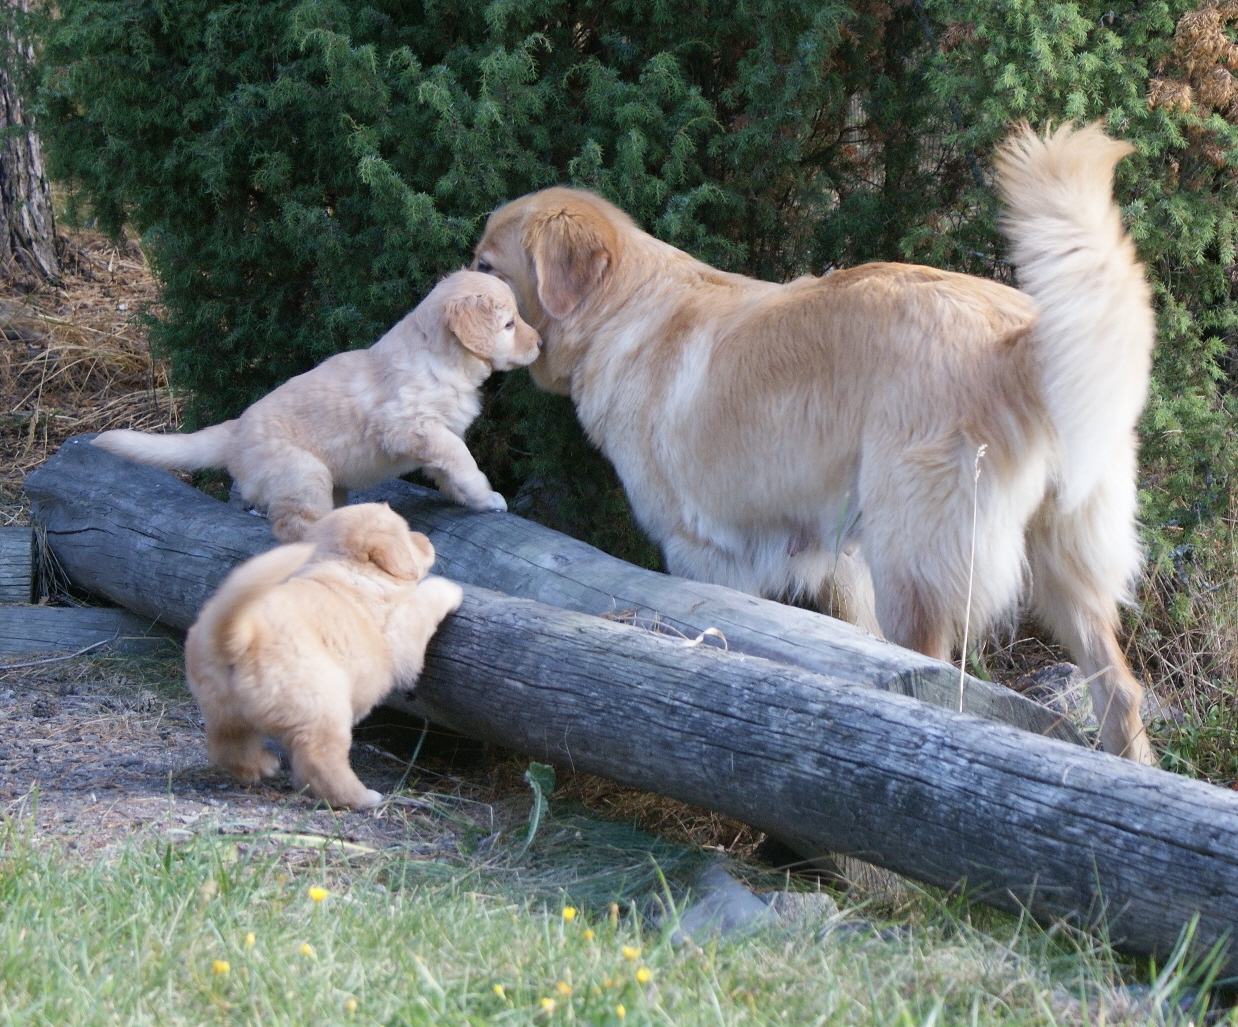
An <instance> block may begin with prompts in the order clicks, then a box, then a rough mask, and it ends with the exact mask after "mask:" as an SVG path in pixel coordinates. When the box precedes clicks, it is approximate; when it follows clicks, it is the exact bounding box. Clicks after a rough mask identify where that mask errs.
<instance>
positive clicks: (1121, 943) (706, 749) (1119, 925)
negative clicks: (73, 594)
mask: <svg viewBox="0 0 1238 1027" xmlns="http://www.w3.org/2000/svg"><path fill="white" fill-rule="evenodd" d="M55 460H56V461H57V462H58V468H57V467H56V466H50V465H49V467H50V469H45V471H41V472H36V474H35V475H32V476H31V479H30V492H31V496H32V499H33V500H34V509H35V514H36V517H37V518H38V519H39V520H40V521H41V522H43V523H44V524H45V525H46V528H47V533H48V544H49V546H50V548H51V549H52V551H53V552H54V553H55V554H56V556H57V557H58V559H59V560H60V562H61V563H62V565H64V567H65V568H66V570H67V571H68V572H69V574H70V576H71V577H73V578H74V580H75V581H77V582H78V583H79V584H81V585H84V586H86V587H89V588H91V589H92V590H95V591H98V592H101V593H102V594H106V595H109V596H110V597H112V598H113V599H115V600H117V601H121V602H125V601H126V599H129V600H132V601H134V602H136V603H138V604H139V606H138V607H136V608H137V609H139V611H140V612H141V613H142V614H143V615H145V616H150V614H151V612H152V611H153V612H155V613H158V612H160V610H162V609H163V608H164V607H165V606H166V605H167V602H166V601H167V599H168V596H171V597H174V598H175V606H176V612H175V613H174V614H170V615H169V618H168V619H169V620H170V619H171V618H172V617H175V618H176V619H179V620H181V621H182V622H187V620H188V618H189V617H191V616H192V610H194V609H196V604H197V603H198V602H200V601H201V599H202V598H204V597H205V595H206V594H209V591H210V589H211V588H212V587H213V585H214V580H216V579H217V577H218V576H219V575H222V573H224V572H225V571H226V569H227V567H228V566H230V565H231V563H232V562H234V561H235V560H237V559H241V558H242V557H244V556H247V555H249V554H250V553H251V552H254V551H257V550H259V549H262V548H265V547H267V546H269V545H270V544H271V539H270V536H269V534H268V533H267V530H266V526H265V524H264V523H263V522H261V521H259V520H257V519H255V518H252V517H249V516H247V515H244V514H242V513H239V512H237V511H235V510H229V509H228V508H226V507H225V506H224V505H223V504H220V503H217V502H215V501H213V500H210V499H207V498H206V497H203V496H200V494H198V493H196V492H195V491H194V490H192V489H188V488H187V487H186V486H183V485H180V484H179V483H177V482H175V481H174V480H173V479H171V478H170V477H168V476H166V475H162V474H160V473H159V472H149V471H147V470H146V469H139V468H134V467H133V465H127V464H124V463H123V462H121V461H115V458H112V457H109V456H108V455H107V454H102V453H100V452H99V451H98V450H94V449H93V448H92V447H88V446H86V445H85V444H83V443H81V442H80V441H79V442H76V443H71V444H69V445H67V446H66V447H65V449H64V450H62V452H61V454H59V455H58V456H57V458H55ZM113 461H115V462H114V463H113ZM135 475H141V476H149V475H154V476H155V477H157V478H158V479H159V484H158V489H160V490H163V491H158V492H152V491H150V490H149V489H147V488H145V487H141V488H138V487H136V486H135V485H134V483H135V481H137V480H139V479H138V478H137V477H135ZM131 486H132V487H131ZM79 489H80V492H81V494H80V495H78V494H77V492H78V490H79ZM491 516H492V515H485V517H480V516H479V517H478V518H477V519H478V520H484V519H489V518H490V517H491ZM496 519H497V520H501V519H502V518H498V517H496ZM131 536H138V537H140V538H141V539H142V540H143V541H142V542H140V543H137V542H135V541H134V540H133V538H131ZM440 537H441V538H447V536H442V535H440ZM135 547H136V548H137V549H138V550H140V552H139V554H138V556H137V557H136V558H135V555H134V551H135ZM450 548H451V544H450V543H449V542H447V543H445V544H444V549H445V550H450ZM492 551H493V550H492ZM178 567H179V572H178ZM79 570H80V571H81V572H82V573H88V574H89V576H90V580H89V581H87V580H84V579H83V578H82V577H80V576H79ZM164 590H166V592H167V594H166V595H165V592H164ZM702 594H704V593H702ZM710 595H712V593H710ZM122 597H123V598H122ZM754 602H755V601H754ZM126 605H127V603H126ZM736 616H738V615H736ZM890 648H891V649H892V648H893V647H890ZM888 658H891V659H892V657H888ZM858 663H859V664H860V665H862V666H864V667H865V668H866V669H867V670H869V671H871V669H872V667H874V666H877V664H876V663H869V662H868V658H867V657H865V658H864V659H861V660H859V661H858ZM884 666H893V664H889V665H884ZM881 673H889V671H888V669H887V670H886V671H882V672H881ZM855 684H856V681H855V679H854V678H853V676H852V674H851V671H850V668H849V667H848V666H847V665H846V664H845V663H843V662H837V663H835V664H834V666H833V670H832V671H831V670H808V669H805V668H802V667H796V666H790V665H788V664H787V663H779V662H774V661H771V660H768V659H765V658H762V657H759V656H754V655H743V654H740V653H737V652H734V651H730V652H726V651H722V650H720V649H716V648H713V647H711V646H709V645H707V644H693V641H692V640H688V639H683V638H672V637H668V636H666V635H662V634H658V633H655V632H651V631H647V630H643V629H641V628H639V627H636V626H633V625H630V624H624V623H618V622H615V621H612V620H607V619H604V618H601V617H596V616H589V615H585V614H580V613H575V612H570V611H567V610H564V609H561V608H557V607H551V606H548V605H545V604H543V603H538V602H534V601H531V600H523V599H518V598H513V597H511V596H507V595H501V594H498V593H494V592H490V591H487V590H484V589H481V588H478V587H474V586H470V587H468V588H466V595H465V601H464V604H463V606H462V608H461V610H460V611H459V612H458V613H457V614H456V615H454V616H453V617H451V618H449V619H448V621H447V622H445V623H444V625H443V627H442V629H441V630H440V632H439V634H438V635H437V636H436V638H435V640H434V641H433V642H432V644H431V647H430V651H429V653H428V658H427V664H426V670H425V673H424V674H423V676H422V679H421V682H420V684H419V686H418V690H417V693H416V696H415V706H416V708H417V709H418V710H419V711H421V712H422V713H423V714H425V715H427V716H428V717H430V718H431V719H433V720H435V721H436V722H439V723H442V724H444V725H446V726H448V727H452V728H454V729H456V730H458V731H461V732H463V733H466V734H468V735H470V736H473V737H476V738H479V739H482V740H485V741H491V742H495V743H498V744H502V745H504V746H506V747H510V748H515V749H518V750H521V751H523V752H526V753H528V754H530V755H532V756H535V757H538V758H540V759H544V760H546V761H548V762H553V763H557V764H560V765H570V766H572V767H575V768H577V769H580V770H586V771H590V772H593V773H598V774H601V775H604V776H607V777H609V778H612V779H613V780H616V781H619V782H622V783H626V784H630V785H633V786H636V787H640V788H644V789H647V790H650V791H654V792H658V793H660V794H663V795H667V796H670V797H672V798H676V799H680V800H682V801H685V802H689V803H693V804H695V805H699V806H704V807H706V808H709V809H713V810H716V811H718V812H720V813H723V814H727V815H729V816H733V817H736V818H738V819H741V820H743V821H746V822H748V823H750V824H753V825H754V826H756V827H758V828H761V829H763V830H765V831H767V832H769V833H770V834H772V835H774V836H776V837H780V838H783V839H786V840H788V841H790V842H791V843H792V844H793V845H795V846H796V847H797V848H798V849H799V850H800V851H803V852H821V851H830V852H842V853H848V854H852V855H855V856H858V857H860V858H863V859H865V860H867V861H870V862H872V863H876V864H878V865H880V866H883V867H886V868H889V869H891V870H894V871H897V872H899V873H903V874H906V875H908V876H910V877H914V878H916V879H918V880H922V881H926V882H929V883H932V884H936V885H940V886H943V887H948V888H963V889H966V891H967V893H968V894H969V895H970V896H972V897H973V898H976V899H979V900H983V901H986V902H989V903H991V904H993V905H996V906H999V907H1002V908H1006V909H1011V910H1020V911H1022V910H1026V911H1028V912H1029V913H1030V914H1031V915H1033V916H1035V917H1036V918H1037V919H1039V920H1042V921H1045V922H1049V921H1054V920H1058V919H1067V920H1070V921H1072V922H1074V923H1077V924H1079V925H1080V926H1083V927H1094V926H1096V925H1098V924H1101V923H1103V924H1104V927H1105V930H1106V932H1107V934H1108V936H1109V938H1110V939H1111V940H1112V941H1113V942H1114V944H1115V945H1116V946H1117V947H1118V948H1120V949H1123V950H1126V951H1130V952H1133V953H1137V954H1151V955H1155V956H1157V957H1158V958H1161V959H1164V958H1166V957H1167V956H1168V955H1169V953H1170V952H1171V951H1172V949H1173V947H1174V945H1175V942H1176V941H1177V939H1178V938H1179V935H1180V933H1181V932H1182V931H1183V930H1184V929H1186V928H1187V926H1188V925H1191V924H1192V922H1193V928H1192V929H1193V936H1192V937H1193V940H1194V951H1196V952H1203V951H1205V950H1207V949H1208V948H1209V947H1210V946H1212V945H1214V944H1216V945H1218V946H1219V947H1221V952H1222V955H1221V968H1222V972H1223V973H1226V974H1234V973H1236V972H1238V956H1236V955H1235V951H1234V949H1233V948H1232V947H1227V946H1228V938H1229V934H1230V932H1231V931H1232V930H1233V927H1234V925H1235V924H1238V796H1234V795H1232V794H1231V793H1230V792H1228V791H1226V790H1223V789H1219V788H1215V787H1212V786H1209V785H1205V784H1202V783H1199V782H1195V781H1191V780H1188V779H1185V778H1180V777H1177V776H1174V775H1171V774H1167V773H1165V772H1163V771H1160V770H1156V769H1153V768H1147V767H1139V766H1135V765H1133V764H1130V763H1127V762H1125V761H1122V760H1118V759H1115V758H1113V757H1111V756H1107V755H1104V754H1101V753H1096V752H1093V751H1091V750H1089V749H1087V748H1085V747H1083V746H1078V745H1069V744H1065V743H1063V742H1061V741H1057V740H1054V739H1050V738H1044V737H1038V736H1036V735H1033V734H1030V733H1028V732H1025V731H1021V730H1017V729H1015V728H1013V727H1010V726H1008V725H1004V724H994V723H992V722H991V721H986V720H981V719H979V718H977V717H974V716H971V715H969V714H966V713H956V712H952V711H949V710H944V709H939V708H935V707H932V706H929V705H926V704H925V703H923V702H919V701H917V700H915V699H911V698H908V697H906V696H903V695H899V694H882V693H880V692H878V691H876V690H874V689H865V688H856V687H855Z"/></svg>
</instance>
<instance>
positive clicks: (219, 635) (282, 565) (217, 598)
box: [190, 543, 314, 663]
mask: <svg viewBox="0 0 1238 1027" xmlns="http://www.w3.org/2000/svg"><path fill="white" fill-rule="evenodd" d="M313 552H314V547H313V546H312V545H308V544H306V543H295V544H293V545H286V546H276V547H275V548H274V549H269V550H267V551H266V552H265V553H259V554H258V555H257V556H255V557H252V558H251V559H249V560H246V561H245V562H244V563H242V564H241V565H240V566H238V567H235V568H233V570H232V571H231V572H230V573H229V574H228V576H227V577H226V578H224V580H223V582H222V583H221V584H220V586H219V588H218V590H217V591H216V592H215V594H214V595H213V596H212V597H211V598H210V599H209V600H208V601H207V603H206V605H205V606H203V607H202V612H201V613H199V614H198V619H197V621H196V622H195V623H194V625H193V627H192V628H191V629H190V630H191V631H193V632H194V633H196V634H197V635H199V636H200V637H201V638H203V639H210V640H211V643H212V647H213V648H216V649H219V650H220V651H222V652H223V653H224V654H225V656H226V658H227V660H228V662H230V663H232V662H235V661H236V660H237V659H238V658H239V656H240V655H241V654H242V653H243V652H244V651H245V650H246V648H248V646H249V644H250V641H251V637H250V631H249V628H248V627H247V623H248V622H247V621H246V620H244V619H243V618H242V617H241V614H242V613H244V612H245V610H246V609H247V608H248V607H249V606H251V605H252V604H253V603H254V602H255V601H257V600H258V599H261V598H262V596H264V595H265V594H266V593H268V592H269V591H271V589H273V588H275V587H276V586H277V585H282V584H283V583H284V582H285V581H287V580H288V579H289V578H290V577H292V575H293V574H295V573H296V572H297V571H298V570H300V569H301V568H302V567H303V566H304V565H305V563H306V561H307V560H308V559H309V558H310V556H312V555H313Z"/></svg>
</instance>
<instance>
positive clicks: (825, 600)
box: [817, 544, 883, 638]
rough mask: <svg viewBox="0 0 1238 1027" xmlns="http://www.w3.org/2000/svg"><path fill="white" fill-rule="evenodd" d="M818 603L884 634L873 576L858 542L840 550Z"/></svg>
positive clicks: (872, 631)
mask: <svg viewBox="0 0 1238 1027" xmlns="http://www.w3.org/2000/svg"><path fill="white" fill-rule="evenodd" d="M817 606H818V608H819V609H821V610H823V611H825V612H827V613H832V614H833V615H834V616H836V617H839V618H840V619H842V620H845V621H847V622H848V623H850V624H854V625H855V626H856V627H858V628H863V629H864V630H865V631H867V632H868V633H869V634H870V635H876V636H877V637H878V638H881V637H883V636H882V633H881V623H880V621H878V619H877V598H876V596H875V595H874V594H873V577H872V574H871V572H870V571H869V569H868V564H867V563H866V562H865V560H864V554H863V553H862V552H861V551H860V548H859V546H858V545H854V544H852V545H849V546H847V547H846V548H844V549H842V550H841V551H840V552H839V553H838V556H837V557H836V558H835V560H834V566H833V569H832V571H831V572H830V575H829V576H828V577H827V578H826V580H825V584H824V585H822V586H821V591H820V593H819V595H818V597H817Z"/></svg>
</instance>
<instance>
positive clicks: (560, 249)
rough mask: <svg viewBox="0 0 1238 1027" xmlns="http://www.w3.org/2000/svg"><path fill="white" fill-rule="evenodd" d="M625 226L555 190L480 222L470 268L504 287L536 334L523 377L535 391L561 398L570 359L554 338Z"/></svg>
mask: <svg viewBox="0 0 1238 1027" xmlns="http://www.w3.org/2000/svg"><path fill="white" fill-rule="evenodd" d="M631 224H632V223H631V220H630V219H629V218H628V216H627V215H626V214H624V213H623V212H622V211H621V210H619V209H618V208H617V207H615V206H613V205H611V204H609V203H607V202H606V201H605V200H603V199H601V198H600V197H598V196H594V195H593V194H592V193H589V192H585V191H583V190H580V189H567V188H563V187H556V188H553V189H543V190H542V191H541V192H537V193H530V194H529V195H528V196H523V197H521V198H520V199H518V200H513V201H512V202H511V203H508V204H506V205H504V206H502V207H500V208H499V209H498V210H496V211H495V212H494V213H493V214H491V215H490V218H489V220H488V221H487V222H486V229H485V231H484V232H483V233H482V237H481V242H479V243H478V244H477V249H476V250H475V251H474V259H473V268H474V269H475V270H477V271H485V272H489V273H490V274H493V275H495V276H497V277H498V278H501V279H502V280H503V281H504V282H506V283H507V284H508V285H510V286H511V288H512V292H514V293H515V294H516V301H517V302H518V303H519V305H520V310H521V312H522V313H523V314H524V316H525V317H526V318H528V320H529V321H530V322H532V323H533V324H534V325H535V326H536V327H537V329H538V331H539V332H541V334H542V339H543V348H542V355H541V358H540V359H539V360H537V361H536V362H535V363H534V364H532V366H530V368H529V371H530V372H531V373H532V375H533V378H534V380H535V381H536V382H537V384H538V385H540V386H541V387H542V388H543V389H547V390H548V391H550V392H558V393H563V394H566V393H567V392H568V387H569V382H570V378H571V371H572V366H573V364H574V363H575V360H576V354H575V353H574V352H572V350H571V348H570V347H568V346H567V345H566V344H565V343H564V341H563V340H562V339H561V338H559V337H558V334H557V333H556V332H555V330H554V329H555V326H556V324H557V322H559V321H563V320H565V319H566V318H568V317H570V316H571V315H572V314H573V313H575V312H577V311H578V310H579V309H581V308H582V305H584V304H585V301H586V300H588V299H589V298H590V297H592V296H593V295H594V294H595V293H596V292H597V291H598V290H599V289H600V288H601V286H602V285H603V283H604V282H605V280H606V277H607V273H608V272H609V271H610V270H611V269H612V268H613V267H614V265H615V262H616V259H617V256H618V252H619V235H620V230H621V229H622V228H623V227H625V226H631Z"/></svg>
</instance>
